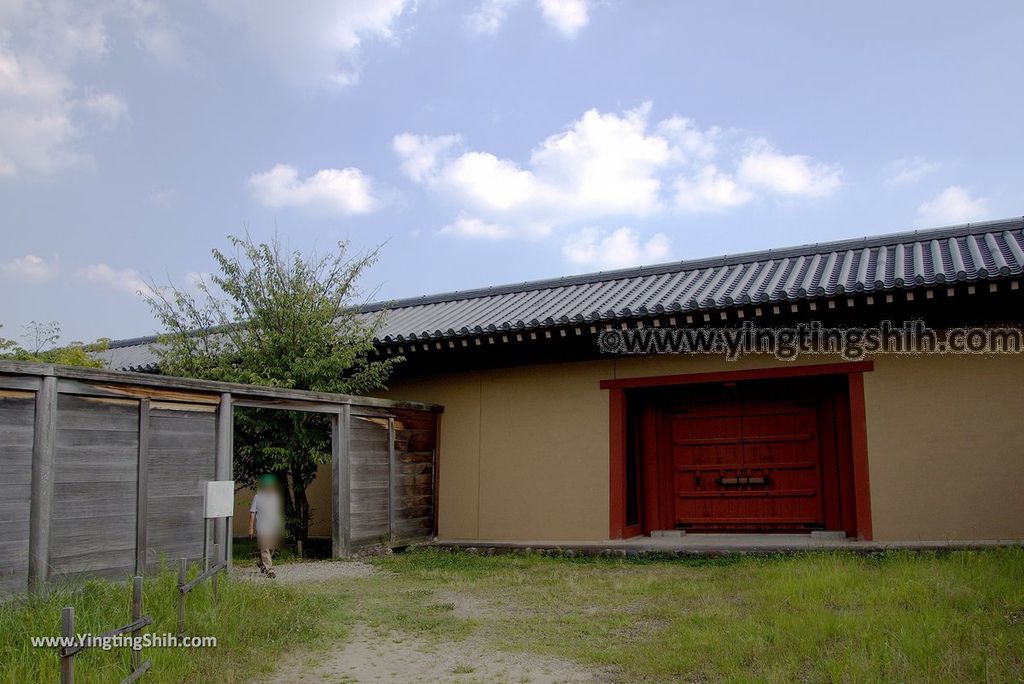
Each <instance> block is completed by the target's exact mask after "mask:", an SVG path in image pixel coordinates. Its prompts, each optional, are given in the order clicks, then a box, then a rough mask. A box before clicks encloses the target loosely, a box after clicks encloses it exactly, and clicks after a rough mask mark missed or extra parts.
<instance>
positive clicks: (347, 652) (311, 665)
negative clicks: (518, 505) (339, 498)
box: [234, 561, 612, 684]
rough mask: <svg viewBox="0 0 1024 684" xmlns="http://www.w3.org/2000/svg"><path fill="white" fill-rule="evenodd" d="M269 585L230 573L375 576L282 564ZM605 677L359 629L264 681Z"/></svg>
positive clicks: (466, 606) (287, 578)
mask: <svg viewBox="0 0 1024 684" xmlns="http://www.w3.org/2000/svg"><path fill="white" fill-rule="evenodd" d="M275 569H276V570H277V579H276V580H271V579H268V578H266V577H264V576H262V575H260V573H259V571H257V570H256V568H254V567H236V568H235V570H234V573H235V574H236V575H237V576H239V577H241V578H243V579H247V580H251V581H254V582H273V581H276V582H281V583H283V584H291V583H299V582H320V581H326V580H331V579H335V578H342V577H366V576H369V575H373V574H379V573H380V570H378V569H376V568H374V567H373V566H372V565H369V564H367V563H360V562H358V561H348V562H336V561H333V562H324V561H322V562H308V563H287V564H284V565H281V566H278V567H277V568H275ZM437 598H438V600H441V601H443V602H446V603H451V604H452V605H453V606H454V611H453V616H454V617H457V618H462V619H482V618H486V617H487V616H488V615H489V614H491V612H492V611H493V610H494V609H493V607H491V606H489V605H487V603H486V602H485V601H481V600H479V599H475V598H471V597H467V596H462V595H460V594H457V593H455V592H449V591H444V592H439V593H438V594H437ZM611 679H612V678H611V677H610V676H609V674H608V673H607V672H603V671H601V670H597V669H592V668H586V667H584V666H582V665H580V664H578V663H574V662H572V661H569V660H564V659H560V658H553V657H548V656H541V655H536V654H528V653H507V652H503V651H496V650H494V649H492V648H489V647H488V646H487V645H486V644H484V643H483V642H482V640H481V639H479V638H477V637H472V636H471V637H470V638H468V639H466V640H464V641H458V642H450V641H444V642H441V643H437V642H433V641H427V640H424V639H420V638H418V637H415V636H412V635H409V634H405V633H402V632H398V631H391V632H387V633H382V632H377V631H374V630H372V629H370V628H369V627H367V626H365V625H357V626H356V627H355V628H354V629H353V630H352V633H351V635H350V638H349V640H348V641H347V642H345V643H341V644H339V645H338V648H337V649H336V650H333V651H331V650H327V651H305V652H303V651H300V652H293V653H291V654H289V655H287V656H285V658H283V659H282V661H281V663H280V665H279V667H278V668H277V671H276V672H275V673H274V674H273V675H271V676H270V677H269V678H267V679H265V680H262V681H265V682H268V683H269V684H295V683H300V684H313V683H314V682H331V683H332V684H349V683H353V682H464V683H470V682H488V683H490V682H509V683H524V684H525V683H526V682H531V683H534V684H556V683H559V682H601V681H610V680H611Z"/></svg>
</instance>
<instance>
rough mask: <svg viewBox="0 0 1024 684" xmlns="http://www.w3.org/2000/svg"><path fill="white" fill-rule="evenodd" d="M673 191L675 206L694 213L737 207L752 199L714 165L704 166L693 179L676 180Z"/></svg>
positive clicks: (744, 189)
mask: <svg viewBox="0 0 1024 684" xmlns="http://www.w3.org/2000/svg"><path fill="white" fill-rule="evenodd" d="M675 190H676V197H675V200H676V206H678V207H681V208H682V209H686V210H688V211H694V212H700V211H719V210H722V209H729V208H731V207H738V206H740V205H741V204H746V203H747V202H749V201H750V200H752V199H753V198H754V195H753V193H752V192H750V190H748V189H746V188H744V187H741V186H740V185H739V184H738V183H737V182H736V180H735V179H734V178H733V177H732V176H731V175H729V174H727V173H722V172H721V171H719V170H718V169H717V168H716V167H715V165H714V164H709V165H708V166H705V167H704V168H702V169H701V170H700V171H699V172H698V173H697V175H696V176H694V177H693V178H684V177H679V178H677V179H676V182H675Z"/></svg>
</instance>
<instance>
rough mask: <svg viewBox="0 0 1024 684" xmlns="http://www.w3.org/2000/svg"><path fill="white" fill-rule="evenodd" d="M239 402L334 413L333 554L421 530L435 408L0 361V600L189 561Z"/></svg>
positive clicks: (221, 472)
mask: <svg viewBox="0 0 1024 684" xmlns="http://www.w3.org/2000/svg"><path fill="white" fill-rule="evenodd" d="M235 407H260V408H278V409H284V410H295V411H312V412H318V413H325V414H329V415H330V416H331V417H332V450H333V461H332V493H333V495H332V532H333V534H332V537H333V540H332V541H333V553H334V555H335V556H339V557H344V556H347V555H349V554H350V553H352V552H353V551H355V550H358V549H361V548H364V547H367V546H371V545H381V544H389V543H391V544H404V543H408V542H411V541H417V540H423V539H428V538H430V537H431V536H433V534H434V524H435V520H436V506H435V502H436V500H437V499H436V484H437V429H438V419H439V415H440V412H441V410H442V409H441V407H439V406H436V405H432V404H421V403H417V402H399V401H390V400H385V399H374V398H369V397H351V396H345V395H336V394H323V393H315V392H301V391H297V390H280V389H274V388H266V387H256V386H248V385H235V384H229V383H216V382H208V381H202V380H190V379H184V378H170V377H165V376H157V375H146V374H138V373H123V372H114V371H102V370H95V369H87V368H73V367H64V366H51V365H46V364H30V363H20V362H11V361H0V594H2V593H11V592H21V591H25V590H26V589H30V590H35V591H37V592H38V593H45V591H46V587H47V585H48V583H49V582H51V581H55V580H65V579H68V580H73V579H76V578H79V577H85V576H102V577H109V578H123V577H126V576H128V575H132V574H142V573H143V572H146V571H151V570H152V569H153V568H154V567H155V566H156V565H157V564H158V563H159V562H160V559H161V558H166V559H168V561H171V562H173V560H175V559H178V558H189V559H193V560H199V559H201V556H202V553H203V548H204V534H205V532H204V527H205V526H204V520H203V511H202V509H203V490H202V487H203V483H204V482H205V481H207V480H213V479H216V480H230V479H232V478H231V470H232V466H231V454H232V442H233V410H234V408H235ZM212 529H213V535H212V537H213V538H212V539H206V540H205V542H206V543H208V544H209V543H213V544H218V545H219V547H218V548H220V549H221V550H222V552H223V554H224V558H223V560H225V561H226V562H227V563H229V564H230V559H231V538H230V530H231V521H230V519H228V520H219V521H217V524H215V525H213V526H212ZM215 560H219V559H215Z"/></svg>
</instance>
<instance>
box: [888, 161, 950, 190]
mask: <svg viewBox="0 0 1024 684" xmlns="http://www.w3.org/2000/svg"><path fill="white" fill-rule="evenodd" d="M940 166H941V165H940V164H937V163H934V162H930V161H928V160H927V159H925V158H924V157H906V158H904V159H897V160H895V161H893V162H891V163H890V164H888V165H887V166H886V167H885V169H884V174H885V183H886V185H903V184H907V183H916V182H917V181H919V180H921V179H922V178H924V177H925V176H927V175H928V174H930V173H933V172H935V171H938V170H939V168H940Z"/></svg>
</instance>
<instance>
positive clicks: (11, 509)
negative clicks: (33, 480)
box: [0, 483, 32, 540]
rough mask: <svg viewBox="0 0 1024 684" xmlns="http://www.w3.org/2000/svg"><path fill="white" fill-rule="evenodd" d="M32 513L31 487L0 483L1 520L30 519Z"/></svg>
mask: <svg viewBox="0 0 1024 684" xmlns="http://www.w3.org/2000/svg"><path fill="white" fill-rule="evenodd" d="M31 515H32V489H31V487H30V486H27V485H23V484H16V485H12V484H3V483H0V521H16V520H28V519H29V517H30V516H31ZM0 540H2V539H0Z"/></svg>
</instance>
